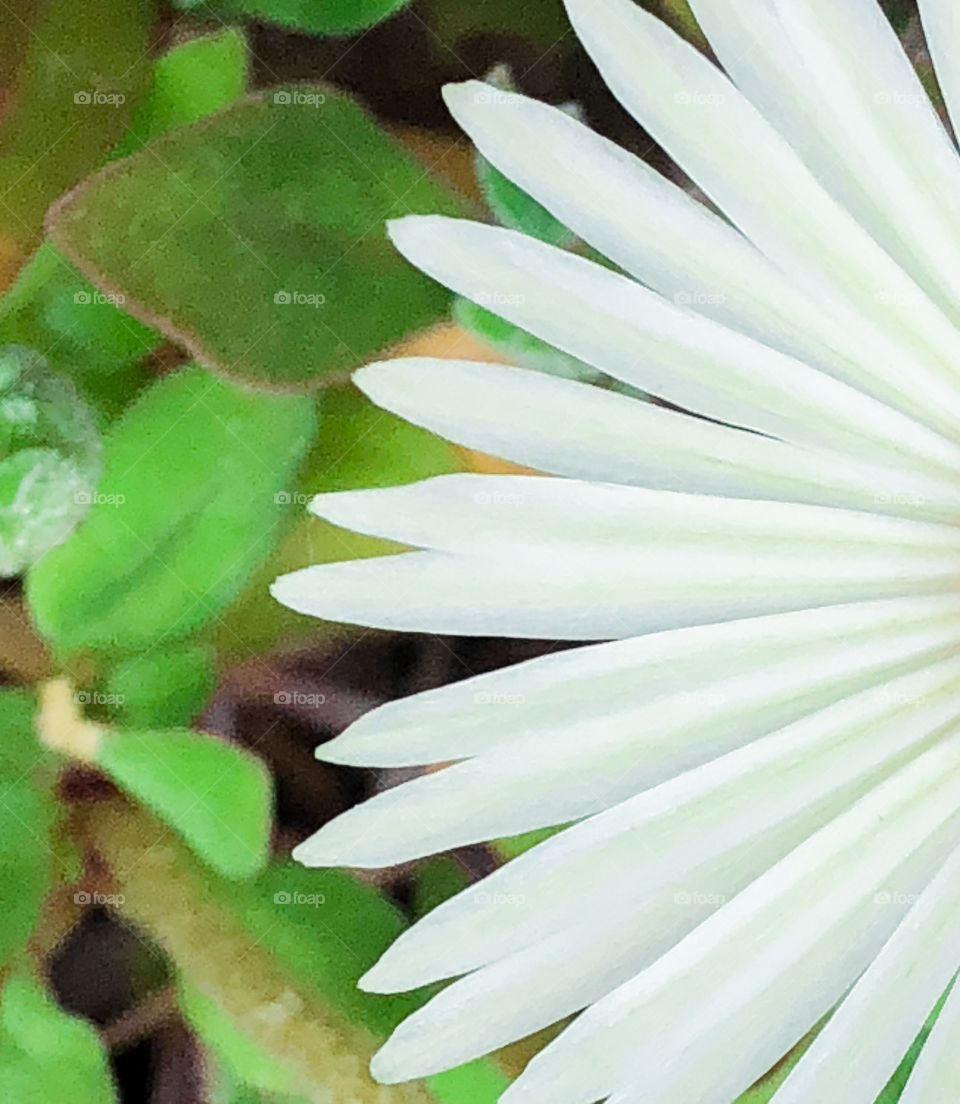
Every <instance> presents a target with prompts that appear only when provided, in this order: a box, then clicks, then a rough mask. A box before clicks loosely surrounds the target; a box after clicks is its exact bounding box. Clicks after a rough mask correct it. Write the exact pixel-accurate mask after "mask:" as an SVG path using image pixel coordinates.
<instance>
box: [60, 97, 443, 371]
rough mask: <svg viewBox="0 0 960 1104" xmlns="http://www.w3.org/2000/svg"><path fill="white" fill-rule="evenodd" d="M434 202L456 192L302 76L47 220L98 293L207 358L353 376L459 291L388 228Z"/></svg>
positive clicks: (118, 170) (107, 180)
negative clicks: (406, 250) (302, 83)
mask: <svg viewBox="0 0 960 1104" xmlns="http://www.w3.org/2000/svg"><path fill="white" fill-rule="evenodd" d="M433 211H439V212H446V213H459V211H460V205H459V203H458V202H457V201H455V200H454V199H453V198H452V197H451V196H450V195H449V193H447V192H446V191H445V190H444V189H443V188H442V187H441V186H440V185H439V184H437V183H435V182H434V181H432V180H431V179H430V178H429V176H428V174H427V173H425V172H424V170H423V168H422V166H421V165H420V164H419V163H418V162H416V161H415V160H414V159H413V158H412V157H411V156H410V155H409V154H408V153H406V151H405V150H404V149H403V148H402V147H401V146H400V145H399V144H398V143H396V142H395V141H393V139H391V138H389V137H388V136H387V135H386V134H384V133H383V132H382V131H381V130H380V129H379V128H378V127H377V126H376V124H375V123H374V122H373V121H372V120H371V119H370V118H369V117H368V116H367V115H366V114H365V113H364V112H363V111H362V110H361V109H360V108H359V107H358V106H357V105H356V104H354V103H352V102H351V101H350V100H349V99H347V98H346V97H344V96H343V95H341V94H339V93H336V92H334V91H332V90H330V89H327V88H319V87H317V88H314V87H299V88H289V89H280V90H276V91H274V92H272V93H269V94H266V95H264V96H262V97H255V98H252V99H248V100H244V101H241V102H240V103H238V104H235V105H234V106H232V107H231V108H229V109H228V110H226V111H225V112H223V113H222V114H220V115H217V116H214V117H213V118H210V119H205V120H204V121H203V122H200V123H197V124H195V125H194V126H191V127H184V128H182V129H180V130H177V131H175V132H173V133H171V134H168V135H165V136H163V137H161V138H159V139H157V140H156V141H155V142H153V143H151V146H150V149H149V151H145V152H143V153H140V154H135V155H134V156H133V157H130V158H127V159H125V160H123V161H120V162H116V163H114V164H113V165H110V166H108V167H107V168H106V169H104V170H103V171H101V172H100V173H98V174H96V175H95V176H94V177H92V178H91V179H90V180H89V181H88V182H87V183H86V184H85V185H84V186H83V187H82V188H79V189H77V190H76V191H75V192H74V193H72V194H71V195H70V196H68V197H67V198H66V200H65V201H64V202H63V203H62V204H61V205H59V207H58V208H57V209H56V210H55V212H54V213H53V215H52V217H51V221H50V228H51V233H52V235H53V238H54V240H55V241H56V243H57V244H58V245H59V246H61V248H62V249H63V250H64V252H65V253H66V254H67V255H68V256H69V257H71V258H72V259H73V260H75V261H76V263H77V264H78V265H79V266H80V268H81V269H82V270H83V271H84V272H85V273H86V274H87V275H88V276H89V277H90V279H92V280H93V282H94V283H95V284H96V285H97V286H98V287H99V288H100V289H101V290H102V291H104V292H109V291H111V290H114V291H118V292H121V293H123V294H125V295H126V296H127V302H126V304H125V306H126V309H127V310H129V311H130V312H131V313H133V314H135V315H137V316H138V317H141V318H143V319H144V320H147V321H150V322H152V323H155V324H156V325H157V326H158V327H159V328H160V329H161V330H162V331H163V332H164V333H165V334H166V335H167V336H168V337H170V338H172V339H173V340H176V341H179V342H181V343H182V344H184V345H185V346H186V347H187V348H188V349H190V350H191V351H192V352H193V353H194V355H195V356H196V357H197V358H198V359H199V360H200V361H201V362H203V363H205V364H207V365H208V366H210V367H213V368H216V369H218V370H220V371H222V372H224V373H227V374H229V375H231V376H238V377H242V378H244V379H247V380H250V381H253V382H257V383H266V384H280V385H300V384H303V383H305V382H311V381H313V382H321V381H323V380H325V379H326V380H329V379H330V377H331V375H332V376H333V377H334V378H341V379H342V378H343V376H344V375H345V374H346V373H347V372H348V371H350V370H351V369H353V368H354V367H356V365H357V364H358V363H360V362H361V361H362V360H363V359H364V358H366V357H367V356H369V355H371V354H373V353H375V352H376V351H378V350H380V349H381V348H383V347H384V346H386V345H388V344H390V343H391V342H393V341H395V340H397V339H398V338H400V337H401V336H402V335H403V334H406V333H408V332H409V331H410V330H411V329H415V328H417V327H420V326H424V325H426V324H428V323H430V322H431V321H433V320H435V319H436V318H438V317H439V316H440V315H441V314H442V313H443V312H444V310H445V308H446V304H447V302H448V296H447V293H446V292H444V291H443V290H441V289H440V288H439V287H438V286H437V285H436V284H434V283H433V282H432V281H430V280H428V279H427V278H426V277H425V276H423V275H421V274H420V273H418V272H417V271H416V270H415V269H414V268H413V267H412V266H411V265H409V264H407V262H406V261H405V260H403V258H402V257H400V255H399V254H398V253H397V252H396V251H395V250H394V248H393V246H392V245H391V244H390V242H389V241H388V239H387V237H386V232H385V229H384V223H385V221H386V220H387V219H388V218H391V217H394V216H397V215H402V214H408V213H411V212H433ZM226 274H229V276H228V278H225V275H226Z"/></svg>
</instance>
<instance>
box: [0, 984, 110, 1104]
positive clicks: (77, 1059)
mask: <svg viewBox="0 0 960 1104" xmlns="http://www.w3.org/2000/svg"><path fill="white" fill-rule="evenodd" d="M116 1099H117V1097H116V1092H115V1089H114V1085H113V1080H112V1078H111V1076H110V1069H109V1065H108V1062H107V1055H106V1052H105V1051H104V1049H103V1046H102V1044H101V1043H100V1039H99V1038H98V1036H97V1033H96V1031H95V1030H94V1029H93V1027H92V1026H91V1025H90V1024H88V1023H87V1022H86V1021H84V1020H81V1019H79V1018H78V1017H76V1016H71V1015H69V1014H68V1013H67V1012H65V1011H64V1010H63V1009H62V1008H61V1007H60V1006H59V1005H58V1004H57V1003H56V1002H55V1001H54V1000H53V998H52V997H51V996H50V995H49V994H48V993H47V992H46V991H45V990H44V989H43V988H42V987H41V986H40V984H39V983H38V982H37V980H36V979H35V978H34V977H32V976H31V975H30V974H29V973H28V972H27V971H26V970H18V971H17V972H16V973H14V974H12V975H11V976H10V977H9V978H8V979H7V981H6V984H5V985H4V987H3V999H2V1001H0V1100H4V1101H10V1104H13V1102H14V1101H15V1102H16V1104H56V1102H58V1101H66V1100H69V1102H70V1104H112V1102H113V1101H115V1100H116Z"/></svg>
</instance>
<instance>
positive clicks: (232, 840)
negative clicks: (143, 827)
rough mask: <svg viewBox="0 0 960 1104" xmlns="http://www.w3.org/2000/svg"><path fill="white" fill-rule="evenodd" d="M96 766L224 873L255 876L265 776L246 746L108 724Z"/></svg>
mask: <svg viewBox="0 0 960 1104" xmlns="http://www.w3.org/2000/svg"><path fill="white" fill-rule="evenodd" d="M97 766H98V767H99V768H100V769H101V770H102V771H104V773H106V774H108V775H109V776H110V778H112V779H113V781H114V782H116V783H117V785H118V786H120V787H121V788H122V789H124V790H126V791H127V793H129V794H132V795H133V796H134V797H137V798H139V799H140V800H141V801H142V802H144V804H145V805H147V806H148V807H149V808H151V809H152V810H153V811H154V812H155V813H156V814H157V815H158V816H159V817H160V818H161V819H162V820H164V821H166V823H167V824H169V825H170V827H171V828H174V829H175V830H176V831H177V832H178V833H179V834H180V835H181V836H182V837H183V838H184V839H185V840H186V842H187V843H188V844H189V845H190V847H192V848H193V850H194V851H196V853H197V854H198V855H199V856H200V857H201V858H202V859H203V860H204V861H205V862H206V863H207V864H208V865H209V866H211V867H213V869H214V870H218V871H219V872H220V873H221V874H223V875H225V876H226V877H228V878H249V877H252V876H253V875H254V874H256V872H257V871H258V870H259V869H260V868H261V867H262V866H263V864H264V863H265V862H266V860H267V853H268V848H269V843H270V826H271V808H272V788H271V783H270V775H269V774H268V772H267V770H266V768H265V767H264V765H263V763H262V762H261V761H260V760H259V759H258V758H257V757H256V756H255V755H252V754H251V753H250V752H248V751H246V750H244V749H243V748H239V747H236V746H235V745H232V744H228V743H226V742H225V741H223V740H220V739H218V738H217V737H215V736H208V735H207V734H206V733H202V732H191V731H190V730H189V729H173V730H169V731H143V732H138V731H136V730H135V729H110V730H108V731H107V732H105V734H104V737H103V742H102V744H101V746H100V750H99V753H98V755H97Z"/></svg>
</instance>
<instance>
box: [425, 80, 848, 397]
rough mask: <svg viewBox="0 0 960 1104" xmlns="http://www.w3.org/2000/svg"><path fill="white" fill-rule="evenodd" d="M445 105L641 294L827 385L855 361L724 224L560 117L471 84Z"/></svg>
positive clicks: (810, 307)
mask: <svg viewBox="0 0 960 1104" xmlns="http://www.w3.org/2000/svg"><path fill="white" fill-rule="evenodd" d="M444 99H445V100H446V102H447V105H448V107H449V108H450V111H451V113H452V114H453V116H454V118H455V119H456V120H457V122H458V123H459V124H460V126H461V127H462V128H463V129H464V130H465V131H466V133H467V134H468V135H469V137H470V138H471V139H472V141H473V142H474V143H475V145H476V146H477V148H478V149H479V150H480V152H481V153H482V154H483V155H484V157H486V158H487V160H488V161H490V162H492V163H493V164H494V165H496V166H497V168H498V169H500V171H501V172H502V173H504V174H505V175H506V176H508V177H509V178H510V179H511V180H513V181H515V182H516V183H517V184H518V185H519V186H520V187H521V188H523V189H524V190H525V191H526V192H528V193H529V194H530V195H532V196H533V197H534V198H535V199H537V200H538V201H539V202H540V203H542V204H543V206H545V207H546V208H547V209H548V210H549V211H550V212H551V213H552V214H554V215H555V216H556V217H557V218H558V219H559V220H560V221H561V222H562V223H563V224H564V225H565V226H569V227H570V229H571V230H573V231H575V232H576V233H577V235H578V236H579V237H581V238H583V239H584V240H585V241H587V242H589V243H590V244H591V245H592V246H594V247H595V248H596V249H598V250H599V251H600V252H601V253H603V254H605V255H606V256H607V257H609V258H610V259H611V260H613V261H615V262H616V263H617V264H618V265H620V266H621V267H622V268H624V269H626V271H627V272H629V273H631V275H633V276H635V277H636V278H637V279H638V280H640V282H641V283H643V284H646V285H647V286H648V287H651V288H653V289H654V290H655V291H658V292H660V294H661V295H663V296H665V297H666V298H668V299H670V300H672V301H673V302H675V303H678V304H681V305H686V306H689V307H690V309H692V310H695V311H697V312H698V313H699V314H703V315H706V316H707V317H708V318H713V319H715V320H716V321H718V322H722V323H724V324H726V325H728V326H730V327H732V328H733V329H737V330H740V331H741V332H743V333H746V334H749V335H750V336H751V337H754V338H757V339H758V340H760V341H762V342H763V343H764V344H766V345H769V346H771V347H772V348H775V349H779V350H780V351H781V352H784V353H789V354H792V355H794V356H799V357H802V358H803V359H806V360H808V361H811V362H815V363H826V364H828V365H833V366H834V368H835V374H840V375H842V369H840V368H838V366H837V361H838V360H839V361H840V362H842V361H843V360H844V359H853V360H858V359H859V358H860V356H862V353H863V348H862V345H861V344H860V343H859V341H858V337H857V335H856V334H854V333H851V332H850V331H844V330H843V329H841V328H840V327H837V326H834V325H832V324H831V322H830V318H829V316H828V315H827V314H826V313H825V312H824V311H823V310H820V309H818V308H817V307H816V306H815V305H814V304H813V303H812V302H811V301H810V300H809V299H807V298H806V297H804V296H803V295H802V294H801V293H800V292H799V290H798V289H797V288H796V286H795V285H794V284H793V283H792V282H791V281H790V280H788V279H787V278H786V276H784V274H783V273H782V272H781V271H780V269H778V268H777V267H776V266H775V265H774V264H772V263H771V262H770V261H769V260H768V259H767V258H766V257H765V256H764V255H763V254H762V253H760V251H759V250H758V249H757V248H756V247H755V246H754V245H753V244H752V243H750V242H749V241H747V239H746V238H745V237H744V236H743V235H742V234H741V233H739V231H737V230H736V229H735V228H734V227H733V226H731V225H730V223H728V222H726V221H724V220H723V219H722V218H720V217H719V216H718V215H716V214H715V213H714V212H713V211H711V210H710V208H708V207H707V206H706V205H705V204H703V203H699V202H697V201H696V200H695V199H693V198H692V197H691V196H689V195H688V194H687V193H686V192H685V191H684V190H683V188H681V187H679V185H676V184H674V183H672V182H671V181H669V180H667V179H666V177H664V176H661V174H660V173H658V172H656V171H655V170H654V169H652V168H651V167H650V166H649V165H647V164H646V163H645V162H644V161H642V160H641V159H640V158H639V157H634V156H633V155H632V154H630V153H628V152H627V151H626V150H624V149H621V148H620V147H619V146H617V145H616V144H615V143H613V142H611V141H609V140H608V139H606V138H603V137H602V136H601V135H599V134H597V133H595V132H594V131H592V130H590V129H589V128H588V127H586V126H584V125H583V124H582V123H580V122H578V121H577V120H576V119H573V118H571V116H570V115H568V114H567V113H566V112H564V111H561V110H559V109H558V108H555V107H550V106H549V105H548V104H543V103H539V102H538V101H536V100H531V99H528V98H527V97H526V96H519V95H516V94H514V93H509V92H501V91H500V90H493V89H491V88H490V87H489V86H488V85H485V84H482V83H481V82H479V81H465V82H464V83H463V84H450V85H447V86H446V87H445V89H444ZM531 149H536V151H537V155H536V157H531V156H530V150H531ZM611 211H616V212H617V216H616V218H611V217H610V212H611ZM651 227H656V233H652V232H651Z"/></svg>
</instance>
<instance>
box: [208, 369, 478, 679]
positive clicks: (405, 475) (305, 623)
mask: <svg viewBox="0 0 960 1104" xmlns="http://www.w3.org/2000/svg"><path fill="white" fill-rule="evenodd" d="M320 412H321V420H322V425H323V432H322V433H320V435H319V436H318V438H317V441H316V444H315V445H314V447H313V449H312V450H311V453H310V455H309V456H308V458H307V460H306V461H305V462H304V465H303V473H302V475H301V477H300V479H299V480H298V482H297V484H296V487H295V488H294V489H293V491H292V493H291V494H290V495H289V496H288V498H289V501H288V502H287V503H286V505H285V507H284V508H285V509H286V510H287V512H288V514H289V516H290V517H291V518H294V519H296V520H297V525H296V528H295V529H294V530H293V531H292V532H291V533H290V536H289V537H288V538H287V540H286V541H285V542H284V543H283V545H282V546H281V547H280V548H278V549H277V552H276V553H275V555H274V556H273V557H271V559H270V560H269V561H268V562H266V563H265V564H264V565H263V568H262V570H260V571H258V572H257V574H256V576H255V577H254V578H253V580H252V581H251V583H250V586H249V587H248V588H247V590H246V592H245V593H244V595H243V596H242V598H241V599H240V601H239V602H237V603H236V604H235V605H234V606H233V607H232V608H231V609H230V611H229V612H228V613H227V615H226V617H225V618H224V620H223V621H222V622H218V624H217V625H216V626H215V629H216V639H215V643H216V646H217V650H218V651H219V652H222V653H226V654H228V655H230V654H235V655H236V658H237V659H241V658H246V656H247V655H249V653H250V650H251V649H253V650H256V651H266V650H268V649H269V648H270V647H271V646H273V645H274V644H275V643H276V641H277V640H278V639H279V638H280V637H288V636H294V635H296V634H298V633H304V632H316V630H317V620H316V618H313V617H305V616H303V615H302V614H298V613H294V612H293V611H292V610H288V609H286V607H283V606H281V605H280V604H279V603H278V602H276V601H275V600H274V599H273V598H272V597H271V596H270V592H269V587H270V584H271V583H272V582H273V581H274V579H276V577H277V576H278V575H282V574H283V573H284V572H287V571H295V570H296V569H297V568H300V567H308V566H309V565H310V564H313V563H322V562H328V561H330V560H343V559H355V558H357V557H360V556H377V555H382V554H383V553H384V552H386V551H389V550H390V549H392V548H395V547H396V546H395V545H393V544H391V543H390V542H389V541H383V540H378V539H377V538H375V537H370V536H367V535H366V534H363V533H352V532H349V531H348V530H346V529H339V528H337V526H335V525H331V524H330V523H329V522H326V521H323V520H321V519H320V518H318V517H314V516H313V515H312V514H309V513H308V512H307V503H308V502H309V501H310V499H311V498H312V496H313V495H315V494H318V493H319V492H321V491H348V490H353V489H359V488H363V487H389V486H393V485H394V484H397V483H412V482H414V481H416V480H418V479H427V478H428V477H429V476H431V475H445V474H447V473H450V472H457V471H463V464H462V462H461V461H460V460H459V459H458V457H457V454H456V453H455V451H454V449H453V448H452V447H451V446H450V445H449V444H448V443H447V442H446V441H443V440H441V438H439V437H436V436H434V435H433V434H432V433H428V432H427V431H426V430H425V429H420V428H419V427H418V426H415V425H413V424H411V423H410V422H406V421H404V420H403V419H402V418H398V417H396V416H395V415H393V414H390V413H388V412H387V411H385V410H382V409H381V408H380V407H378V406H374V405H373V403H372V402H370V400H369V399H368V398H366V396H365V395H363V393H362V392H360V391H359V390H358V389H357V388H356V387H353V386H352V385H349V386H347V387H336V388H331V389H330V390H328V391H324V392H323V394H322V397H321V399H320ZM241 643H242V649H241V650H239V651H238V644H241Z"/></svg>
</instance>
